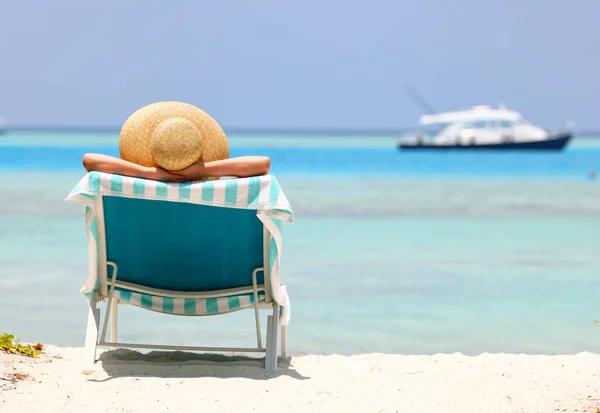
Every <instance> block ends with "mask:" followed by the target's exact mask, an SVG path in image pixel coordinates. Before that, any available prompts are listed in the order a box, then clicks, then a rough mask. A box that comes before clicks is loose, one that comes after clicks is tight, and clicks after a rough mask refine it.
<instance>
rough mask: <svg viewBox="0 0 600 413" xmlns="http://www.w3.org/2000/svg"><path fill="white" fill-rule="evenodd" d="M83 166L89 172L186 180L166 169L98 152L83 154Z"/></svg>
mask: <svg viewBox="0 0 600 413" xmlns="http://www.w3.org/2000/svg"><path fill="white" fill-rule="evenodd" d="M83 167H84V168H85V169H86V170H87V171H88V172H92V171H96V172H105V173H109V174H118V175H124V176H132V177H136V178H144V179H151V180H154V181H165V182H182V181H185V178H184V177H183V176H182V175H179V174H174V173H171V172H168V171H165V170H164V169H160V168H149V167H146V166H140V165H137V164H134V163H132V162H127V161H124V160H123V159H119V158H114V157H112V156H108V155H101V154H97V153H86V154H85V155H84V156H83Z"/></svg>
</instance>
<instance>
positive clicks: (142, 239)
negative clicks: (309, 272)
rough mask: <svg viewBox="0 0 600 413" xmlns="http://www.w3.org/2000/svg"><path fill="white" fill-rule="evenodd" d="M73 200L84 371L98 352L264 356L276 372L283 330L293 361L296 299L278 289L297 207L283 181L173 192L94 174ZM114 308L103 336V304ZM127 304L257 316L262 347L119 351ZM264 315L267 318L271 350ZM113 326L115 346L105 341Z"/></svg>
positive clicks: (182, 312) (179, 187)
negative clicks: (285, 240) (84, 264)
mask: <svg viewBox="0 0 600 413" xmlns="http://www.w3.org/2000/svg"><path fill="white" fill-rule="evenodd" d="M67 200H70V201H75V202H77V203H80V204H82V205H84V206H85V207H86V208H85V222H86V230H87V236H88V255H89V274H88V280H87V283H86V284H85V286H84V287H83V288H82V289H81V293H83V294H85V296H86V297H87V298H88V299H89V313H88V323H87V332H86V338H85V356H84V357H85V359H84V367H83V371H84V373H87V374H89V373H91V372H92V371H93V370H94V363H95V361H96V360H95V359H96V347H97V346H106V347H129V348H141V349H170V350H191V351H207V352H259V353H261V352H264V353H265V368H266V370H267V371H268V372H273V371H275V370H276V369H277V341H278V330H279V326H281V353H282V356H283V357H285V356H286V340H287V339H286V334H287V333H286V327H287V324H288V321H289V318H290V301H289V298H288V295H287V291H286V288H285V286H283V285H281V283H280V281H279V266H280V258H281V251H282V250H281V248H282V245H281V242H282V236H281V224H282V222H290V223H291V222H292V221H293V214H292V209H291V207H290V204H289V202H288V200H287V198H286V197H285V195H284V193H283V191H282V190H281V188H280V186H279V184H278V182H277V179H276V178H275V177H274V176H271V175H268V176H261V177H252V178H243V179H220V180H216V181H207V182H193V183H183V184H171V183H169V184H167V183H162V182H156V181H149V180H144V179H138V178H130V177H124V176H120V175H112V174H105V173H99V172H91V173H89V174H87V175H86V176H84V177H83V179H82V180H81V181H80V182H79V183H78V184H77V186H76V187H75V188H74V189H73V190H72V191H71V193H70V194H69V196H68V197H67ZM101 301H107V306H106V311H105V314H104V318H103V325H102V329H101V331H100V308H99V307H98V303H99V302H101ZM119 304H130V305H134V306H137V307H139V308H142V309H147V310H151V311H156V312H160V313H166V314H173V315H179V316H214V315H219V314H225V313H229V312H232V311H237V310H242V309H253V310H254V312H255V318H256V339H257V346H256V347H254V348H218V347H192V346H162V345H153V344H138V343H120V342H118V340H117V320H118V317H117V312H118V306H119ZM260 309H270V310H272V315H269V316H268V317H267V337H266V344H265V345H263V341H262V338H261V331H260V317H259V315H260V313H259V310H260ZM109 320H110V321H111V336H110V341H107V340H106V333H107V328H108V322H109Z"/></svg>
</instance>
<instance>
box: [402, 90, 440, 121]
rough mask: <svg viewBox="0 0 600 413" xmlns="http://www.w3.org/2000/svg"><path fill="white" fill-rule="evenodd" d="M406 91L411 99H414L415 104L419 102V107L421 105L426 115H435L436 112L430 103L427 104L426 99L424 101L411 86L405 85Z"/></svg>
mask: <svg viewBox="0 0 600 413" xmlns="http://www.w3.org/2000/svg"><path fill="white" fill-rule="evenodd" d="M404 89H406V92H407V93H408V94H409V95H410V97H411V98H413V100H414V101H415V102H417V105H419V106H420V107H421V109H423V111H424V112H425V114H426V115H430V114H432V113H435V110H433V108H432V107H431V106H430V105H429V103H427V102H426V101H425V99H423V98H422V97H421V95H419V94H418V93H417V91H416V90H415V89H414V88H413V87H412V86H411V85H409V84H405V85H404Z"/></svg>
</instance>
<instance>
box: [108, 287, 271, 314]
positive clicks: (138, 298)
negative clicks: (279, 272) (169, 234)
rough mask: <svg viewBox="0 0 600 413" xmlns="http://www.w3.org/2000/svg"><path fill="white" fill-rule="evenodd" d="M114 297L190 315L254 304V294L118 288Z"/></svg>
mask: <svg viewBox="0 0 600 413" xmlns="http://www.w3.org/2000/svg"><path fill="white" fill-rule="evenodd" d="M113 297H114V298H116V299H118V300H119V301H120V302H121V303H124V304H131V305H135V306H137V307H141V308H145V309H148V310H152V311H157V312H159V313H165V314H173V315H188V316H201V315H216V314H225V313H230V312H232V311H237V310H242V309H244V308H250V307H252V306H253V305H254V294H241V295H237V296H233V297H219V298H171V297H159V296H156V295H150V294H144V293H137V292H133V291H129V290H120V289H117V290H115V293H114V296H113ZM264 298H265V293H264V292H262V291H260V292H259V293H258V301H259V302H260V301H263V300H264Z"/></svg>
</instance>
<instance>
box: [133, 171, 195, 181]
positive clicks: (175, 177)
mask: <svg viewBox="0 0 600 413" xmlns="http://www.w3.org/2000/svg"><path fill="white" fill-rule="evenodd" d="M144 175H145V176H144V178H146V179H151V180H153V181H161V182H185V181H188V180H189V179H186V178H185V177H184V176H183V175H180V174H177V173H173V172H169V171H167V170H165V169H162V168H148V169H147V172H146V173H145V174H144Z"/></svg>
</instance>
